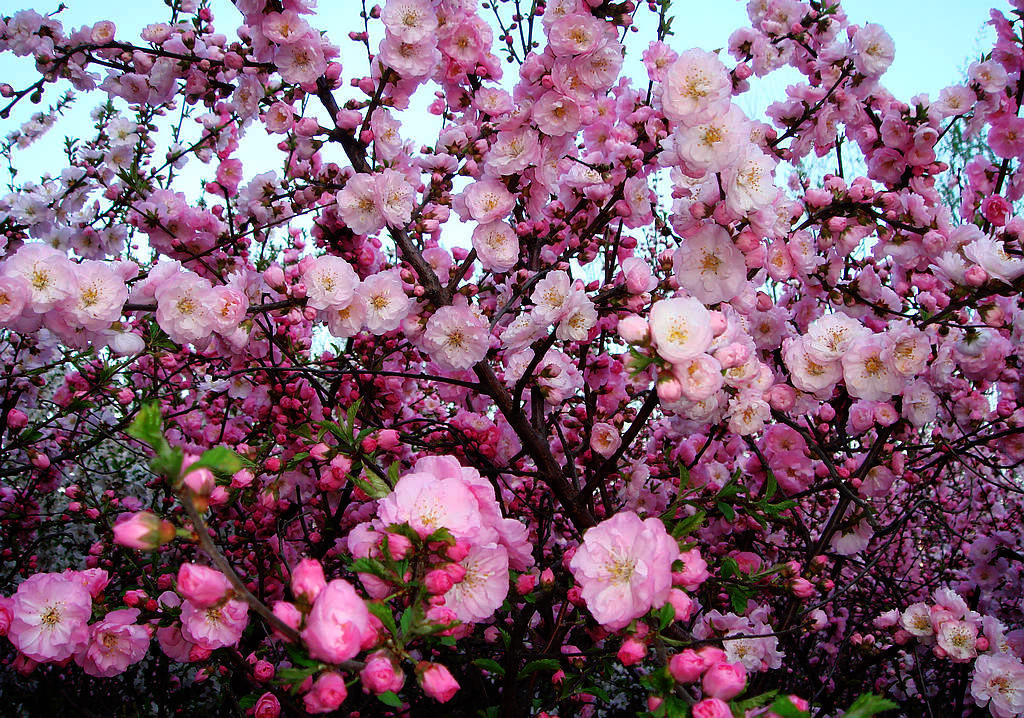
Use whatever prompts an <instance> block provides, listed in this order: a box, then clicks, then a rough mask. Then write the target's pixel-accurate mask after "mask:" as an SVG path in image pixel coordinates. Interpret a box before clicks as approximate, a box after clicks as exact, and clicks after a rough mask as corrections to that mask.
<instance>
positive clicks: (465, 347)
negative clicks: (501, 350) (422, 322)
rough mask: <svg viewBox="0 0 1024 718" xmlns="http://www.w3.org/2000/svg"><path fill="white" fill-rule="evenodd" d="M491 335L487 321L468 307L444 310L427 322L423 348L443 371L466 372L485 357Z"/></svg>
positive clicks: (434, 314)
mask: <svg viewBox="0 0 1024 718" xmlns="http://www.w3.org/2000/svg"><path fill="white" fill-rule="evenodd" d="M490 338H491V331H490V326H489V325H488V323H487V321H486V320H484V319H482V318H481V317H480V316H478V315H477V314H476V313H474V312H473V310H472V309H470V308H469V307H468V306H465V305H463V306H446V307H441V308H440V309H438V310H437V311H436V312H434V313H433V314H432V315H431V317H430V319H428V320H427V326H426V329H425V330H424V332H423V344H424V346H425V347H426V350H427V352H428V353H429V354H430V358H431V359H432V360H433V361H434V362H435V363H436V364H437V365H438V366H440V367H441V368H442V369H446V370H448V371H460V370H462V369H469V368H470V367H471V366H473V365H474V364H476V363H477V362H478V361H480V360H482V359H483V358H484V357H485V356H487V350H488V349H489V348H490Z"/></svg>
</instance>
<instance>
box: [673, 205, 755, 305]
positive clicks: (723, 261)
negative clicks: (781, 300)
mask: <svg viewBox="0 0 1024 718" xmlns="http://www.w3.org/2000/svg"><path fill="white" fill-rule="evenodd" d="M674 269H675V273H676V277H678V279H679V285H680V286H681V287H683V288H684V289H686V290H687V291H688V292H690V294H692V295H693V296H695V297H696V298H697V299H699V300H700V301H701V302H703V303H704V304H716V303H717V302H722V301H728V300H730V299H732V298H733V297H735V296H736V295H737V294H738V293H739V292H740V290H741V288H742V287H743V285H744V284H745V282H746V278H747V277H746V264H745V263H744V261H743V254H742V253H740V251H739V250H738V249H736V245H734V244H733V241H732V238H731V237H730V236H729V232H728V231H726V230H725V229H724V228H723V227H721V226H719V225H717V224H713V223H705V224H703V225H702V226H701V229H700V231H699V232H697V233H696V234H695V235H693V236H691V237H688V238H687V239H685V240H683V243H682V244H681V245H680V246H679V249H678V250H677V251H676V254H675V259H674Z"/></svg>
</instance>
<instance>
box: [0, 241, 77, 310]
mask: <svg viewBox="0 0 1024 718" xmlns="http://www.w3.org/2000/svg"><path fill="white" fill-rule="evenodd" d="M0 274H2V275H3V276H5V277H13V278H16V279H20V280H21V281H23V282H24V283H25V286H27V287H28V292H29V296H28V308H29V309H30V310H31V311H33V312H36V313H37V314H42V313H44V312H47V311H49V310H50V309H53V308H54V307H55V306H57V305H58V304H60V303H63V302H64V301H65V300H67V299H68V298H69V297H70V296H71V294H72V291H73V288H74V287H75V274H74V266H73V265H72V263H71V262H70V261H69V260H68V258H67V255H65V254H64V253H63V252H59V251H57V250H56V249H54V248H53V247H50V246H47V245H45V244H37V243H32V244H26V245H24V246H22V247H21V249H19V250H18V251H17V252H15V253H14V255H13V256H11V257H10V258H9V259H7V260H6V261H5V262H3V264H0Z"/></svg>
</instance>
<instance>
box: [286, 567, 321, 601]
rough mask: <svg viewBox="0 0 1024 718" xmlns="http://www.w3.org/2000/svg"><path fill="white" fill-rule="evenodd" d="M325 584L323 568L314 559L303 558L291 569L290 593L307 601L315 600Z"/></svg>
mask: <svg viewBox="0 0 1024 718" xmlns="http://www.w3.org/2000/svg"><path fill="white" fill-rule="evenodd" d="M326 585H327V581H326V579H325V578H324V568H323V566H321V565H320V562H319V561H317V560H316V559H313V558H304V559H302V560H301V561H299V563H298V564H297V565H296V566H295V568H294V569H292V594H294V595H295V596H302V597H303V598H305V600H306V601H308V602H309V603H313V602H314V601H315V600H316V597H317V596H319V595H320V592H321V591H322V590H323V589H324V587H325V586H326Z"/></svg>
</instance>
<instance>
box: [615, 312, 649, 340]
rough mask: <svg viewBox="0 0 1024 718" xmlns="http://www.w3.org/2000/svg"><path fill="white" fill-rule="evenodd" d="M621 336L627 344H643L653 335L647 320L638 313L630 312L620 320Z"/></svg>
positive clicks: (619, 329) (619, 330)
mask: <svg viewBox="0 0 1024 718" xmlns="http://www.w3.org/2000/svg"><path fill="white" fill-rule="evenodd" d="M618 332H619V336H620V337H622V341H624V342H626V343H627V344H643V343H645V342H646V341H647V340H648V339H649V338H650V336H651V330H650V327H649V326H648V325H647V320H646V319H644V318H643V317H641V316H638V315H636V314H630V315H628V316H625V317H623V318H622V319H620V320H619V325H618Z"/></svg>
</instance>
